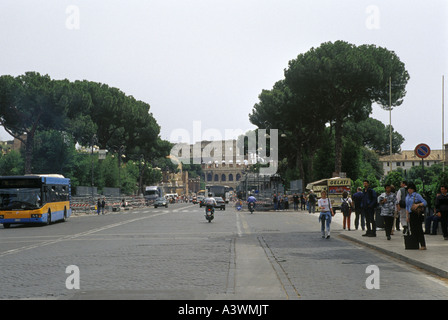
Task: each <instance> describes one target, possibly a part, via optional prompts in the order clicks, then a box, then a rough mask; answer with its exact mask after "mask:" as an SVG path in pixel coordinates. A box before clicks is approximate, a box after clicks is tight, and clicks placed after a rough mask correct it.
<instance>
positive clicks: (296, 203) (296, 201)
mask: <svg viewBox="0 0 448 320" xmlns="http://www.w3.org/2000/svg"><path fill="white" fill-rule="evenodd" d="M292 201H293V203H294V211H298V210H299V203H300V198H299V196H298V195H297V193H294V195H293V196H292Z"/></svg>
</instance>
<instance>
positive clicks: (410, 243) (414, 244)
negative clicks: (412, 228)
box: [404, 228, 419, 250]
mask: <svg viewBox="0 0 448 320" xmlns="http://www.w3.org/2000/svg"><path fill="white" fill-rule="evenodd" d="M404 248H405V249H406V250H418V249H419V242H418V239H417V237H416V236H414V235H413V234H411V233H410V232H409V228H408V230H407V232H406V233H405V234H404Z"/></svg>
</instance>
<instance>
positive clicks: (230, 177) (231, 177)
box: [229, 173, 233, 181]
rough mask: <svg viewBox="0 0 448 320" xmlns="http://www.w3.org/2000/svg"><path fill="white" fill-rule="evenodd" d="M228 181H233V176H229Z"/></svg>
mask: <svg viewBox="0 0 448 320" xmlns="http://www.w3.org/2000/svg"><path fill="white" fill-rule="evenodd" d="M229 181H233V174H231V173H230V174H229Z"/></svg>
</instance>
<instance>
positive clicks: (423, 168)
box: [422, 158, 425, 194]
mask: <svg viewBox="0 0 448 320" xmlns="http://www.w3.org/2000/svg"><path fill="white" fill-rule="evenodd" d="M424 161H425V159H423V158H422V189H423V190H422V193H423V194H424V193H425V162H424Z"/></svg>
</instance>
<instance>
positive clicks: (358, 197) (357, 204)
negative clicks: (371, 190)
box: [352, 187, 366, 231]
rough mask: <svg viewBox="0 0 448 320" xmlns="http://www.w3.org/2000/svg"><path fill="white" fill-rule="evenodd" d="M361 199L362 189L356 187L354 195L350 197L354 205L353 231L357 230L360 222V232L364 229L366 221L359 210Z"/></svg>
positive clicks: (360, 209)
mask: <svg viewBox="0 0 448 320" xmlns="http://www.w3.org/2000/svg"><path fill="white" fill-rule="evenodd" d="M362 197H363V194H362V188H361V187H358V188H357V189H356V193H355V194H354V195H353V196H352V199H353V203H354V205H355V229H356V230H358V227H359V222H360V220H361V228H362V231H364V230H365V228H366V220H365V217H364V212H363V211H362V208H361V202H362Z"/></svg>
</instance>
